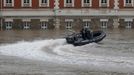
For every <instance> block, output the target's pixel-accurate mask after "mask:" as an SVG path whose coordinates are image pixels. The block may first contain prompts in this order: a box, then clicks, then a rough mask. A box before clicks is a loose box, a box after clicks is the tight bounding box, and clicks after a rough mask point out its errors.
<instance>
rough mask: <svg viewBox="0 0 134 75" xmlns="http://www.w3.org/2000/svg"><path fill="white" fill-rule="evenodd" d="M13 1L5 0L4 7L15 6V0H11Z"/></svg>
mask: <svg viewBox="0 0 134 75" xmlns="http://www.w3.org/2000/svg"><path fill="white" fill-rule="evenodd" d="M11 1H12V3H6V0H4V7H13V6H14V0H11Z"/></svg>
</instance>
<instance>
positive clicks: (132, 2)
mask: <svg viewBox="0 0 134 75" xmlns="http://www.w3.org/2000/svg"><path fill="white" fill-rule="evenodd" d="M127 4H129V3H127V2H126V0H124V6H125V7H127ZM130 4H131V5H132V7H133V6H134V0H131V3H130Z"/></svg>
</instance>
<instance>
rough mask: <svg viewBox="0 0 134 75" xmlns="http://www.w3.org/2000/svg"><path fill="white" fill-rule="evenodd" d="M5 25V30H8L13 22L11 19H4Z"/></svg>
mask: <svg viewBox="0 0 134 75" xmlns="http://www.w3.org/2000/svg"><path fill="white" fill-rule="evenodd" d="M5 25H6V30H10V29H12V26H13V22H12V21H6V22H5Z"/></svg>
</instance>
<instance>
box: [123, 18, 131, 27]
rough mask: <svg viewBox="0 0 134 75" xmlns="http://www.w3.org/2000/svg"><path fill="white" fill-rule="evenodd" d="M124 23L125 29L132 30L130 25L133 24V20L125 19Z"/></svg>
mask: <svg viewBox="0 0 134 75" xmlns="http://www.w3.org/2000/svg"><path fill="white" fill-rule="evenodd" d="M124 21H125V22H126V26H125V28H127V29H131V28H132V23H133V18H125V20H124Z"/></svg>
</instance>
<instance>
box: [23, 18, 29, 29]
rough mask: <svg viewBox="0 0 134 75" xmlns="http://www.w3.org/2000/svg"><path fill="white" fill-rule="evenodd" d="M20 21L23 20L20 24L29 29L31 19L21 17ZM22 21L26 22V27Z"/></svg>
mask: <svg viewBox="0 0 134 75" xmlns="http://www.w3.org/2000/svg"><path fill="white" fill-rule="evenodd" d="M22 21H23V25H22V26H23V29H30V26H31V19H22ZM24 23H26V27H25V25H24ZM28 23H29V26H27V25H28Z"/></svg>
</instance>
